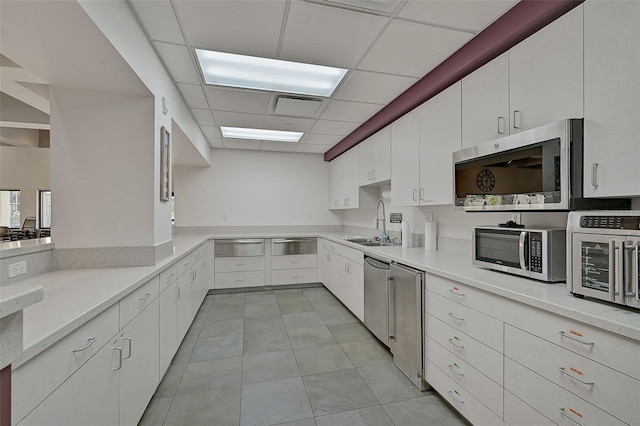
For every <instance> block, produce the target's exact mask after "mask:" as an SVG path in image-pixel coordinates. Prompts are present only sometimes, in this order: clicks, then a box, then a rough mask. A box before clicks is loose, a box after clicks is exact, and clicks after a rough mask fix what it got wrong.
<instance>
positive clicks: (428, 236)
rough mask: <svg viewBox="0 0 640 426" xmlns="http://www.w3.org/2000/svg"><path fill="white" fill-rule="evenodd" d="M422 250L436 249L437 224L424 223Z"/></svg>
mask: <svg viewBox="0 0 640 426" xmlns="http://www.w3.org/2000/svg"><path fill="white" fill-rule="evenodd" d="M424 249H425V250H437V249H438V226H437V222H425V223H424Z"/></svg>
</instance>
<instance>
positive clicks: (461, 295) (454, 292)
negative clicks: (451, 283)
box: [449, 289, 464, 297]
mask: <svg viewBox="0 0 640 426" xmlns="http://www.w3.org/2000/svg"><path fill="white" fill-rule="evenodd" d="M449 293H451V294H452V295H454V296H458V297H464V293H459V292H457V291H455V290H453V289H451V290H449Z"/></svg>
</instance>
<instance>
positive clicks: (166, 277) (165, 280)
mask: <svg viewBox="0 0 640 426" xmlns="http://www.w3.org/2000/svg"><path fill="white" fill-rule="evenodd" d="M177 280H178V264H173V265H171V266H169V267H168V268H167V269H165V270H164V271H162V272H160V291H163V290H164V289H165V288H167V287H169V286H170V285H171V284H173V283H175V282H176V281H177Z"/></svg>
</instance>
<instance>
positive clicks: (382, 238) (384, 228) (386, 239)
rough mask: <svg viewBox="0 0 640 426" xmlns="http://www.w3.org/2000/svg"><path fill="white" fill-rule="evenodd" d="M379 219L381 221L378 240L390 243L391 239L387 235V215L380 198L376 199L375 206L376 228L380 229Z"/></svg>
mask: <svg viewBox="0 0 640 426" xmlns="http://www.w3.org/2000/svg"><path fill="white" fill-rule="evenodd" d="M380 204H382V219H380ZM380 221H382V235H381V236H380V241H382V242H384V243H390V242H391V239H390V238H389V235H387V215H386V213H385V211H384V201H382V199H379V200H378V205H377V206H376V229H380Z"/></svg>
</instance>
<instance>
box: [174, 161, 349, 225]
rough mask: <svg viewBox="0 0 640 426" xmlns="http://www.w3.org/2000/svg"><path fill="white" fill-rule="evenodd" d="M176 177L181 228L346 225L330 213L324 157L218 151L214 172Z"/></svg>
mask: <svg viewBox="0 0 640 426" xmlns="http://www.w3.org/2000/svg"><path fill="white" fill-rule="evenodd" d="M173 176H174V191H175V213H176V226H254V225H339V224H340V223H341V216H342V215H341V214H339V213H334V212H331V211H330V210H329V209H328V203H329V201H328V200H329V163H327V162H325V161H323V158H322V155H321V154H290V153H276V152H263V151H241V150H215V151H214V155H213V156H212V161H211V167H175V168H174V175H173ZM225 215H226V219H225ZM309 215H311V218H310V219H309Z"/></svg>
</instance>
